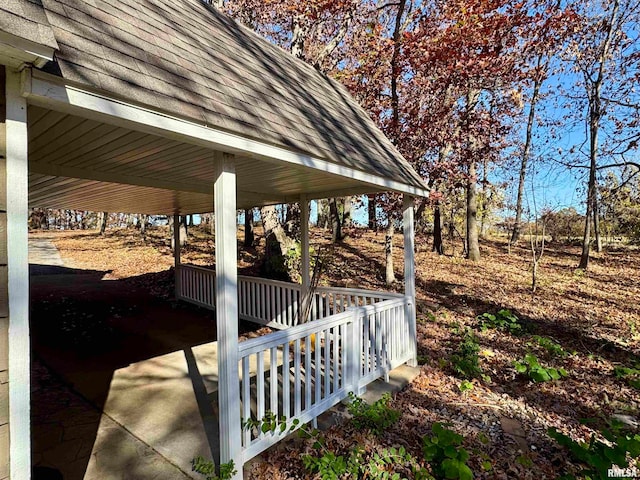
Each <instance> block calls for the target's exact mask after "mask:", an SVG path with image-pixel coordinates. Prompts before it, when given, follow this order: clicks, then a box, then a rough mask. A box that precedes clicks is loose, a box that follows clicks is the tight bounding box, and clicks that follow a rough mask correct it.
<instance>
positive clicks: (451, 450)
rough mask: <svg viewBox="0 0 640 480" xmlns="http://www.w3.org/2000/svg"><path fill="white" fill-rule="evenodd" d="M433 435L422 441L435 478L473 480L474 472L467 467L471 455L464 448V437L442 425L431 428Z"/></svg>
mask: <svg viewBox="0 0 640 480" xmlns="http://www.w3.org/2000/svg"><path fill="white" fill-rule="evenodd" d="M431 431H432V432H433V435H426V436H425V437H424V438H423V439H422V452H423V453H424V458H425V460H426V461H427V462H429V465H431V470H432V472H433V474H434V476H435V477H436V478H437V479H438V480H440V479H458V480H471V479H473V472H472V471H471V469H470V468H469V466H468V465H467V460H469V453H468V452H467V451H466V450H465V449H464V448H462V446H461V445H462V441H463V440H464V437H463V436H462V435H460V434H457V433H456V432H454V431H453V430H449V429H447V428H445V427H444V426H443V425H442V424H441V423H438V422H436V423H434V424H433V425H432V427H431Z"/></svg>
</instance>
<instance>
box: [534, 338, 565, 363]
mask: <svg viewBox="0 0 640 480" xmlns="http://www.w3.org/2000/svg"><path fill="white" fill-rule="evenodd" d="M531 338H532V340H533V342H529V343H527V345H528V346H529V347H532V346H533V343H535V344H536V345H538V346H539V347H542V348H544V349H545V350H546V351H547V353H548V354H549V355H551V356H553V357H561V358H565V357H568V356H569V352H567V351H566V350H565V349H564V348H562V345H560V344H559V343H557V342H554V341H553V340H551V339H550V338H548V337H541V336H540V335H534V336H533V337H531Z"/></svg>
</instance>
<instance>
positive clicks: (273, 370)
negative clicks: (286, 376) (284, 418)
mask: <svg viewBox="0 0 640 480" xmlns="http://www.w3.org/2000/svg"><path fill="white" fill-rule="evenodd" d="M269 386H270V387H271V389H270V390H271V392H270V395H271V402H270V404H271V412H272V413H273V414H274V415H275V416H276V417H278V347H271V359H270V365H269Z"/></svg>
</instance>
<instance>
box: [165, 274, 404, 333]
mask: <svg viewBox="0 0 640 480" xmlns="http://www.w3.org/2000/svg"><path fill="white" fill-rule="evenodd" d="M215 278H216V276H215V270H213V269H210V268H203V267H197V266H194V265H180V266H179V267H178V288H177V292H178V298H179V299H181V300H184V301H187V302H190V303H194V304H196V305H199V306H201V307H205V308H209V309H214V308H215ZM394 298H403V295H401V294H398V293H389V292H376V291H372V290H362V289H355V288H340V287H318V288H317V289H315V291H314V293H313V297H312V300H311V308H310V309H309V320H320V319H322V318H326V317H329V316H331V315H334V314H336V313H340V312H344V311H346V310H347V309H348V308H351V307H360V306H367V305H373V304H375V303H378V302H381V301H383V300H389V299H394ZM301 304H302V287H301V286H300V285H298V284H296V283H289V282H280V281H277V280H268V279H265V278H258V277H247V276H242V275H239V276H238V312H239V316H240V318H241V319H242V320H249V321H251V322H255V323H259V324H261V325H266V326H269V327H272V328H276V329H284V328H289V327H293V326H295V325H298V324H300V323H304V322H301V320H300V317H299V310H300V305H301Z"/></svg>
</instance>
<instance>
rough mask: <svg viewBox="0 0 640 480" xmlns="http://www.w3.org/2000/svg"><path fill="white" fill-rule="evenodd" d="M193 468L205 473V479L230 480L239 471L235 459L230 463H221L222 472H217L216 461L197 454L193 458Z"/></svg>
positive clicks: (197, 471)
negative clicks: (234, 462)
mask: <svg viewBox="0 0 640 480" xmlns="http://www.w3.org/2000/svg"><path fill="white" fill-rule="evenodd" d="M191 470H192V471H194V472H196V473H199V474H200V475H203V476H204V477H205V480H230V479H231V477H233V476H234V475H235V474H236V473H237V470H236V468H235V466H234V464H233V460H231V461H230V462H229V463H223V464H221V465H220V473H216V465H215V463H213V462H212V461H211V460H207V459H205V458H204V457H202V456H197V457H196V458H194V459H193V460H191Z"/></svg>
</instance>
